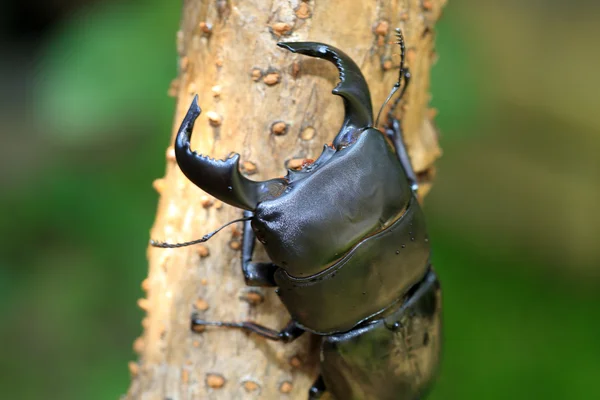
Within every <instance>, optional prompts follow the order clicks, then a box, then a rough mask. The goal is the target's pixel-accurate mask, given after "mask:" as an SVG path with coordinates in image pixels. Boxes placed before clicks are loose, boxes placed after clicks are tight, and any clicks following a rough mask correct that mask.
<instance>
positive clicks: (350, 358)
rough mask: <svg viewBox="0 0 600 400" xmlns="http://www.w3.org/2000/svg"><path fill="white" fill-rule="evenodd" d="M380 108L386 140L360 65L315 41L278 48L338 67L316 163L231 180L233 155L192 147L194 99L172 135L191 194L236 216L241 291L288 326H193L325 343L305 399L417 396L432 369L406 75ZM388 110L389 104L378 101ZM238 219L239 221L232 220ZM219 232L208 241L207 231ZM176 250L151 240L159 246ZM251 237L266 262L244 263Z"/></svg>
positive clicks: (436, 304)
mask: <svg viewBox="0 0 600 400" xmlns="http://www.w3.org/2000/svg"><path fill="white" fill-rule="evenodd" d="M398 39H399V41H398V43H399V44H400V46H401V49H402V60H401V65H400V78H399V80H398V82H397V84H396V85H395V87H394V89H393V90H392V92H391V93H390V96H389V97H388V100H389V99H390V98H391V96H392V95H393V94H394V93H395V91H396V90H397V89H398V88H399V87H401V85H402V81H404V86H403V88H402V91H401V94H400V96H399V97H398V99H397V100H396V102H395V103H394V105H393V106H392V107H391V110H390V112H389V113H388V114H387V115H388V117H387V119H388V121H387V126H386V130H385V132H386V135H383V134H382V133H381V132H380V131H379V130H377V129H376V128H375V126H376V124H374V123H373V110H372V107H371V97H370V93H369V88H368V86H367V83H366V82H365V79H364V77H363V75H362V73H361V72H360V69H359V68H358V66H357V65H356V64H355V63H354V61H352V60H351V59H350V58H349V57H348V56H347V55H346V54H344V53H343V52H342V51H340V50H338V49H336V48H334V47H331V46H328V45H326V44H322V43H314V42H292V43H289V42H288V43H279V46H280V47H282V48H285V49H287V50H290V51H292V52H294V53H300V54H304V55H308V56H312V57H318V58H324V59H326V60H329V61H331V62H333V63H335V65H336V66H337V68H338V70H339V72H340V83H339V84H338V85H337V87H336V88H335V89H334V90H333V93H334V94H336V95H339V96H341V97H342V98H343V100H344V107H345V119H344V123H343V125H342V128H341V130H340V132H339V133H338V135H337V136H336V137H335V140H334V141H333V145H332V146H331V147H330V146H325V147H324V150H323V153H322V154H321V156H320V157H319V158H318V159H317V160H316V161H315V162H314V163H313V164H311V165H308V166H306V167H304V168H303V169H302V170H300V171H291V170H290V171H289V172H288V174H287V176H286V177H284V178H278V179H272V180H268V181H264V182H256V181H251V180H249V179H247V178H245V177H244V176H243V175H242V174H241V173H240V172H239V168H238V167H239V166H238V163H239V155H238V154H235V155H233V156H232V157H231V158H229V159H228V160H225V161H221V160H214V159H210V158H208V157H205V156H202V155H199V154H197V153H195V152H193V151H192V150H191V149H190V137H191V134H192V130H193V125H194V121H195V119H196V118H197V117H198V115H199V114H200V108H199V107H198V104H197V101H196V99H194V101H193V103H192V105H191V107H190V109H189V111H188V113H187V115H186V117H185V119H184V120H183V123H182V125H181V128H180V130H179V134H178V135H177V139H176V143H175V154H176V157H177V162H178V164H179V166H180V168H181V170H182V171H183V173H184V174H185V175H186V176H187V177H188V178H189V179H190V180H191V181H192V182H193V183H194V184H196V185H197V186H198V187H200V188H201V189H203V190H204V191H206V192H208V193H210V194H211V195H213V196H214V197H216V198H218V199H220V200H222V201H223V202H225V203H228V204H230V205H232V206H235V207H238V208H241V209H244V210H246V211H245V212H244V218H243V219H242V220H245V223H244V236H243V248H242V250H243V251H242V269H243V273H244V277H245V279H246V283H247V284H248V285H250V286H277V287H278V289H277V293H278V294H279V296H280V298H281V301H282V302H283V303H284V305H285V306H286V308H287V310H288V311H289V313H290V315H291V317H292V319H291V321H290V323H289V324H288V325H287V326H286V327H285V328H284V329H283V330H282V331H274V330H272V329H269V328H266V327H263V326H260V325H257V324H254V323H252V322H239V323H237V322H209V321H204V320H200V319H198V318H195V317H194V318H193V319H192V326H193V327H194V326H199V325H212V326H221V327H230V328H240V329H245V330H247V331H251V332H254V333H257V334H259V335H261V336H263V337H265V338H268V339H272V340H280V341H284V342H290V341H292V340H294V339H295V338H297V337H298V336H300V335H301V334H302V333H303V332H305V331H308V332H312V333H314V334H317V335H321V336H322V346H321V355H320V360H321V375H320V376H319V377H318V379H317V380H316V381H315V384H314V385H313V387H312V388H310V390H309V398H318V397H319V396H320V395H321V394H322V393H323V392H324V391H325V390H327V391H330V392H331V394H332V395H333V396H334V397H335V398H337V399H339V400H346V399H417V398H421V397H422V396H423V395H424V393H425V392H426V391H427V389H428V388H429V386H430V384H431V382H432V380H433V377H434V376H435V372H436V370H437V366H438V362H439V353H440V345H441V321H440V314H441V303H440V302H441V292H440V286H439V282H438V280H437V277H436V275H435V272H434V271H433V269H432V268H431V265H430V261H429V254H430V249H429V243H428V242H429V240H428V237H427V231H426V228H425V223H424V216H423V212H422V211H421V207H420V206H419V203H418V202H417V200H416V197H415V194H416V189H417V181H416V176H415V173H414V171H413V169H412V167H411V164H410V160H409V157H408V154H407V152H406V149H405V147H404V143H403V139H402V133H401V131H400V122H399V121H398V120H395V119H393V118H392V110H393V108H394V107H395V106H396V105H397V103H398V101H399V99H400V98H401V97H402V94H403V93H404V90H405V89H406V86H407V85H408V82H409V80H410V74H409V72H408V70H407V69H406V68H404V64H403V63H404V42H403V39H402V35H401V33H400V32H399V31H398ZM386 103H387V100H386ZM238 221H239V220H238ZM214 233H216V232H214ZM214 233H212V234H210V235H207V236H205V237H204V238H203V239H200V240H198V241H194V242H188V243H183V244H180V245H169V244H165V243H157V242H153V245H155V246H158V247H178V246H181V245H188V244H193V243H198V242H201V241H205V240H208V238H210V237H211V236H212V235H213V234H214ZM256 239H258V240H259V241H260V242H261V243H262V244H263V245H264V247H265V249H266V251H267V254H268V255H269V257H270V259H271V262H270V263H255V262H252V253H253V249H254V245H255V241H256Z"/></svg>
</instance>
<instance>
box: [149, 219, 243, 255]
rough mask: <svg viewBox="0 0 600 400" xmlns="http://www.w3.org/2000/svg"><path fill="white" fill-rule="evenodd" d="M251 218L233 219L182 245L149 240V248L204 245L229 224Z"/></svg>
mask: <svg viewBox="0 0 600 400" xmlns="http://www.w3.org/2000/svg"><path fill="white" fill-rule="evenodd" d="M251 219H252V217H251V216H250V217H244V218H240V219H234V220H233V221H229V222H228V223H226V224H225V225H223V226H222V227H220V228H219V229H217V230H216V231H212V232H210V233H207V234H206V235H204V236H202V237H201V238H200V239H196V240H192V241H191V242H183V243H166V242H159V241H157V240H154V239H150V246H152V247H160V248H161V249H176V248H179V247H185V246H191V245H193V244H198V243H204V242H206V241H208V239H210V238H211V237H213V236H214V235H216V234H217V233H219V231H220V230H221V229H223V228H225V227H227V226H229V225H231V224H235V223H236V222H242V221H249V220H251Z"/></svg>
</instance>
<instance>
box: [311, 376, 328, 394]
mask: <svg viewBox="0 0 600 400" xmlns="http://www.w3.org/2000/svg"><path fill="white" fill-rule="evenodd" d="M323 393H325V381H323V376H321V375H319V377H318V378H317V380H316V381H315V382H314V383H313V384H312V386H311V387H310V389H308V400H316V399H320V398H321V396H323Z"/></svg>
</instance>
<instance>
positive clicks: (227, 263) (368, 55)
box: [127, 0, 445, 400]
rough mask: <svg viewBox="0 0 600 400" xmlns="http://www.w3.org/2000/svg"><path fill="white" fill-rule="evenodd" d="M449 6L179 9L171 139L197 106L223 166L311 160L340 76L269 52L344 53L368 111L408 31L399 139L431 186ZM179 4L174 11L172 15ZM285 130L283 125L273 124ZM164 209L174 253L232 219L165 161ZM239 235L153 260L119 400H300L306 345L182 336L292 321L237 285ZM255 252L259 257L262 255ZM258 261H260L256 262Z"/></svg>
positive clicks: (309, 348) (276, 170)
mask: <svg viewBox="0 0 600 400" xmlns="http://www.w3.org/2000/svg"><path fill="white" fill-rule="evenodd" d="M444 3H445V0H431V1H426V0H380V1H372V2H370V1H364V2H363V1H352V2H350V1H342V0H313V1H308V2H302V1H299V0H289V1H282V0H272V1H270V2H265V1H263V0H244V1H233V0H211V1H208V0H187V1H185V2H184V10H183V18H182V23H181V30H180V32H178V36H177V41H178V43H177V45H178V50H179V53H180V73H179V77H178V78H177V80H176V81H175V82H174V85H173V87H172V88H171V91H172V94H174V95H176V96H177V97H178V107H177V113H176V116H175V122H174V128H173V135H174V134H175V133H176V130H177V128H178V126H179V123H180V121H181V120H182V118H183V115H184V114H185V112H186V110H187V108H188V106H189V104H190V102H191V99H192V96H193V95H194V94H196V93H198V95H199V104H200V106H201V107H202V109H203V113H202V115H201V116H200V117H199V118H198V121H197V122H196V128H195V133H194V136H193V141H192V147H193V148H194V149H195V150H196V151H197V152H199V153H203V154H209V155H211V156H212V157H219V158H224V157H227V155H228V154H229V153H230V152H232V151H233V152H239V153H240V154H241V158H242V163H243V165H244V169H245V172H246V173H247V174H253V178H258V179H265V178H268V177H274V176H282V175H284V174H285V172H286V170H285V166H286V165H288V166H293V165H294V163H296V162H297V161H296V160H297V159H304V158H316V157H317V156H318V155H319V154H320V152H321V150H322V146H323V144H324V143H329V142H331V140H332V139H333V137H334V135H335V134H336V133H337V131H338V129H339V127H340V124H341V120H342V112H343V110H342V101H341V99H340V98H339V97H336V96H333V95H331V89H332V88H333V87H334V86H335V85H336V83H337V82H338V73H337V71H336V69H335V67H334V66H333V65H331V64H329V63H328V62H326V61H324V60H316V59H311V58H308V57H303V56H298V55H294V54H290V53H288V52H286V51H285V50H283V49H280V48H278V47H276V46H275V44H276V42H277V41H280V40H283V41H302V40H312V41H320V42H325V43H328V44H331V45H333V46H336V47H338V48H340V49H342V50H344V51H345V52H346V53H348V54H349V55H350V56H351V57H352V58H353V59H354V60H356V61H357V63H358V64H359V66H360V67H361V69H362V71H363V73H364V75H365V77H366V79H367V82H368V83H369V86H370V88H371V94H372V99H373V103H374V107H373V108H374V110H376V111H377V110H378V109H379V106H380V105H381V103H382V102H383V100H384V99H385V97H386V95H387V93H388V92H389V90H390V88H391V87H392V85H393V84H394V82H395V81H396V79H397V75H398V70H397V69H395V68H393V69H390V67H391V66H397V65H398V62H399V57H398V55H397V54H398V53H399V49H398V46H396V45H394V44H390V43H391V42H393V41H394V36H393V29H394V28H395V27H400V28H402V30H403V31H404V35H405V38H406V43H407V57H408V65H409V66H410V68H411V71H412V76H413V79H412V82H411V86H410V89H409V91H408V93H407V96H406V97H405V101H404V102H403V103H404V105H403V106H402V107H400V110H398V114H399V115H402V116H403V127H404V131H405V140H406V142H407V145H408V148H409V153H410V156H411V158H412V162H413V165H414V167H415V169H416V171H417V172H418V173H419V174H420V175H419V176H420V177H421V178H422V179H423V182H422V186H421V190H422V193H420V195H421V196H422V195H423V193H424V192H425V191H427V190H428V188H429V180H430V178H431V176H432V172H433V167H432V165H433V162H434V160H435V159H436V158H437V157H438V156H439V154H440V151H439V149H438V147H437V136H436V132H435V129H434V128H433V125H432V122H431V118H432V117H433V113H432V112H431V110H430V109H428V103H429V73H430V68H431V65H432V63H433V62H434V59H435V53H434V51H433V40H434V35H433V25H434V23H435V21H436V20H437V19H438V18H439V16H440V13H441V9H442V6H443V4H444ZM174 6H175V5H174ZM278 122H281V124H276V123H278ZM155 187H156V189H157V190H158V191H159V193H160V195H161V197H160V203H159V207H158V212H157V217H156V222H155V224H154V227H153V228H152V232H151V235H152V237H153V238H156V239H161V240H162V239H164V240H168V241H171V242H177V241H186V240H190V239H193V238H198V237H200V236H202V235H204V234H205V233H207V232H209V231H211V230H213V229H215V228H217V227H218V226H220V225H222V224H223V223H224V222H226V221H229V220H231V219H234V218H237V217H239V216H240V211H239V210H237V209H234V208H232V207H230V206H228V205H224V204H221V203H220V202H218V201H215V200H214V199H212V198H211V197H210V196H208V195H206V194H205V193H204V192H202V191H201V190H200V189H198V188H196V187H195V186H194V185H192V184H191V183H190V182H189V181H188V180H187V179H186V178H185V177H184V176H183V174H182V173H181V172H180V171H179V169H178V167H177V164H176V163H175V160H174V157H173V152H172V148H169V149H168V150H167V167H166V174H165V178H164V179H159V180H157V181H156V182H155ZM240 233H241V224H239V225H238V226H237V227H235V228H234V229H225V230H224V231H222V232H221V233H219V234H218V235H216V236H215V237H214V238H212V239H211V240H210V241H209V242H207V243H206V244H205V245H198V246H193V247H187V248H182V249H174V250H170V249H169V250H164V249H154V248H151V249H149V250H148V258H149V262H150V265H149V275H148V278H147V280H146V281H144V283H143V287H144V289H145V290H147V292H148V298H147V299H141V300H140V302H139V303H140V307H142V308H144V309H145V310H147V312H148V315H147V317H146V318H145V319H144V320H143V322H142V324H143V326H144V333H143V335H142V337H140V338H139V339H137V340H136V342H135V344H134V346H135V349H136V351H138V352H139V354H140V358H139V361H138V362H136V363H133V362H132V363H131V364H130V369H131V372H132V384H131V387H130V389H129V392H128V395H127V398H128V399H145V400H150V399H156V400H165V399H172V400H179V399H204V398H209V399H241V398H243V399H246V398H263V399H278V398H282V397H284V396H285V398H289V399H306V397H307V390H308V389H309V387H310V385H311V384H312V382H313V380H314V379H315V378H316V376H317V358H318V357H317V347H316V343H315V341H314V338H313V339H311V335H304V337H302V338H300V339H299V340H298V341H296V342H294V343H292V344H289V345H284V344H280V343H273V342H269V341H266V340H264V339H262V338H260V337H258V336H256V335H247V334H245V333H243V332H240V331H237V330H225V329H208V330H206V331H205V332H204V333H199V334H198V333H192V332H191V331H190V315H191V314H192V313H193V312H198V313H200V314H201V315H202V316H203V317H204V318H206V319H209V320H226V321H241V320H253V321H256V322H259V323H261V324H264V325H267V326H270V327H274V328H281V327H283V326H284V325H285V323H286V322H287V320H288V318H289V317H288V315H287V313H286V311H285V309H284V308H283V306H282V305H281V303H280V302H279V300H278V298H277V296H276V295H275V293H274V290H273V289H261V288H259V289H253V288H248V287H246V286H245V285H244V280H243V277H242V274H241V270H240V261H239V259H240V251H239V247H240ZM259 247H260V246H257V250H260V249H259ZM257 256H258V257H259V258H260V257H261V254H260V251H259V254H258V255H257Z"/></svg>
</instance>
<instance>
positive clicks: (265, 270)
mask: <svg viewBox="0 0 600 400" xmlns="http://www.w3.org/2000/svg"><path fill="white" fill-rule="evenodd" d="M247 217H252V212H250V211H244V218H247ZM242 235H243V236H242V272H243V273H244V279H245V280H246V285H248V286H270V287H272V286H277V284H276V283H275V277H274V276H275V271H277V268H278V267H277V266H276V265H275V264H273V263H255V262H252V254H253V253H254V245H255V244H256V235H255V233H254V231H253V230H252V225H251V222H250V221H249V220H247V221H245V222H244V230H243V233H242Z"/></svg>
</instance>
